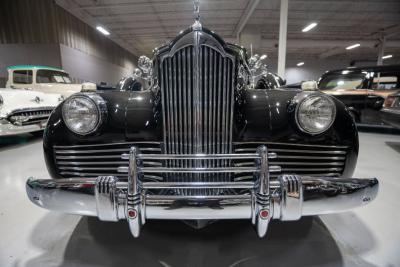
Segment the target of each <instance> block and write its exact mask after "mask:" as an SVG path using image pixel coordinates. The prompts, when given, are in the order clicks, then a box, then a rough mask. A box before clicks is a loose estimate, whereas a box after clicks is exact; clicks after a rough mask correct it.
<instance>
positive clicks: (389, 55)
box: [382, 55, 393, 59]
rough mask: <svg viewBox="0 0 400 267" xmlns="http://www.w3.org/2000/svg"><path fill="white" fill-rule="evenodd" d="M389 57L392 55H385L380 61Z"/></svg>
mask: <svg viewBox="0 0 400 267" xmlns="http://www.w3.org/2000/svg"><path fill="white" fill-rule="evenodd" d="M391 57H393V55H386V56H383V57H382V59H387V58H391Z"/></svg>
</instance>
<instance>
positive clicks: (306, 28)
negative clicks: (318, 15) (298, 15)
mask: <svg viewBox="0 0 400 267" xmlns="http://www.w3.org/2000/svg"><path fill="white" fill-rule="evenodd" d="M317 25H318V23H316V22H313V23H311V24H310V25H307V26H306V27H305V28H304V29H302V30H301V31H302V32H308V31H309V30H311V29H313V28H314V27H315V26H317Z"/></svg>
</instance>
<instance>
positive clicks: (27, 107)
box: [0, 88, 64, 136]
mask: <svg viewBox="0 0 400 267" xmlns="http://www.w3.org/2000/svg"><path fill="white" fill-rule="evenodd" d="M63 99H64V98H63V96H62V95H61V94H46V93H42V92H35V91H31V90H27V89H10V88H0V136H6V135H14V134H22V133H35V132H38V131H41V130H43V129H44V128H45V127H46V124H47V119H48V118H49V116H50V114H51V112H52V111H53V109H54V108H55V107H57V106H58V104H59V103H61V102H62V101H63Z"/></svg>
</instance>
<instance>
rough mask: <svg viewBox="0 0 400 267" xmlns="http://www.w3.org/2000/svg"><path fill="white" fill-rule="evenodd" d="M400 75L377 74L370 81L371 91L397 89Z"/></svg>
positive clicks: (391, 73)
mask: <svg viewBox="0 0 400 267" xmlns="http://www.w3.org/2000/svg"><path fill="white" fill-rule="evenodd" d="M399 76H400V73H399V74H398V75H397V73H393V72H387V73H384V72H383V73H382V72H381V73H377V74H376V75H375V77H374V79H373V81H372V86H371V88H372V89H377V90H391V89H396V88H399V86H398V82H399Z"/></svg>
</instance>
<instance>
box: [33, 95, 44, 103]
mask: <svg viewBox="0 0 400 267" xmlns="http://www.w3.org/2000/svg"><path fill="white" fill-rule="evenodd" d="M31 101H32V102H36V103H38V104H39V103H40V102H42V101H44V100H43V99H41V98H40V97H38V96H37V97H35V98H34V99H32V100H31Z"/></svg>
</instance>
